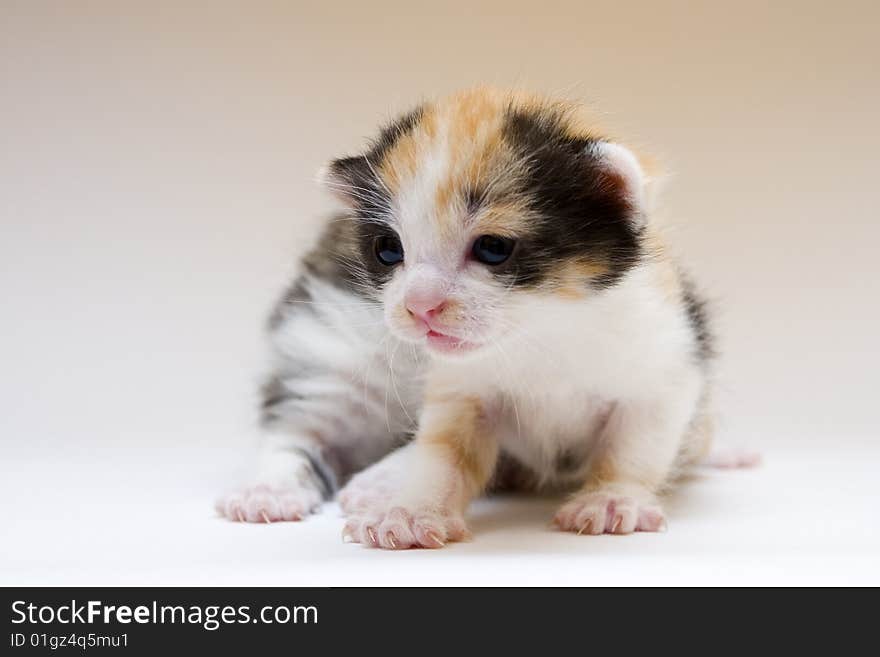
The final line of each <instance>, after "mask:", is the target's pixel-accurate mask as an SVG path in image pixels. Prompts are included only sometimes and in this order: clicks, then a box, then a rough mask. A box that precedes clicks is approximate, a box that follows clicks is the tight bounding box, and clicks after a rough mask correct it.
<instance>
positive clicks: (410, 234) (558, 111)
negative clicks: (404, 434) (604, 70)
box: [323, 89, 646, 355]
mask: <svg viewBox="0 0 880 657" xmlns="http://www.w3.org/2000/svg"><path fill="white" fill-rule="evenodd" d="M323 179H324V181H325V182H326V184H327V185H328V186H329V187H330V188H331V189H332V190H333V191H334V192H335V193H336V195H337V196H338V197H339V198H341V199H342V200H343V202H344V203H346V205H347V206H348V208H349V209H350V210H351V213H350V214H351V218H352V220H353V221H354V222H355V224H356V230H357V233H358V238H357V240H356V242H357V245H358V246H357V250H358V252H357V253H356V254H352V258H353V259H354V260H356V261H357V263H358V265H359V267H360V268H361V269H362V273H363V277H364V278H365V280H366V281H367V283H368V284H369V285H370V286H371V287H372V288H373V289H374V291H375V293H376V294H377V296H378V297H379V298H380V299H381V300H382V303H383V305H384V309H385V319H386V321H387V323H388V326H389V327H390V329H391V331H392V332H393V333H394V334H395V335H397V336H398V337H400V338H403V339H405V340H409V341H416V342H425V343H426V344H427V346H428V348H429V350H430V351H432V352H435V353H438V354H446V355H458V354H465V353H472V352H475V351H477V350H478V349H479V348H480V347H482V346H485V345H487V344H491V343H493V342H494V341H495V340H496V339H498V338H500V337H501V336H503V335H504V334H505V333H507V332H508V331H509V330H511V328H513V327H514V325H515V324H516V321H517V319H516V318H517V316H518V315H517V313H518V312H522V309H523V308H524V307H525V306H527V302H528V299H530V298H534V295H557V296H563V297H567V298H571V299H573V300H576V299H581V298H583V297H585V296H587V295H591V294H597V293H600V292H601V291H602V290H603V289H606V288H609V287H611V286H613V285H615V283H616V282H617V281H619V280H620V279H621V277H622V276H624V274H625V273H626V272H627V271H628V270H629V269H630V268H632V267H633V266H634V265H635V264H636V263H637V262H638V260H639V258H640V257H641V244H642V232H643V226H644V213H645V202H644V198H645V194H646V190H645V176H644V174H643V171H642V168H641V166H640V164H639V161H638V160H637V158H636V157H635V156H634V155H633V154H632V153H631V152H630V151H629V150H627V149H626V148H625V147H623V146H621V145H619V144H616V143H613V142H611V141H607V140H606V139H604V138H602V137H601V136H599V135H597V134H595V133H594V132H592V131H591V129H590V128H588V127H586V126H585V125H584V124H583V123H582V122H581V121H580V119H579V118H578V116H577V108H576V107H574V106H571V105H568V104H564V103H559V102H553V101H547V100H542V99H538V98H535V97H531V96H524V95H520V94H513V93H501V92H495V91H490V90H485V89H478V90H474V91H468V92H465V93H461V94H458V95H456V96H454V97H452V98H449V99H447V100H445V101H442V102H439V103H435V104H426V105H423V106H422V107H419V108H418V109H416V110H415V111H413V112H411V113H410V114H407V115H405V116H404V117H402V118H400V119H399V120H397V121H395V122H394V123H392V124H391V125H389V126H387V127H386V128H385V129H384V130H383V131H382V132H381V133H380V135H379V137H378V138H377V139H376V140H375V141H374V142H373V143H372V145H371V147H370V148H369V150H368V151H367V152H366V153H364V154H362V155H358V156H354V157H347V158H343V159H339V160H335V161H333V162H332V163H331V164H330V165H329V166H328V167H327V169H326V170H325V171H324V173H323Z"/></svg>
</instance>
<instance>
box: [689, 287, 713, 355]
mask: <svg viewBox="0 0 880 657" xmlns="http://www.w3.org/2000/svg"><path fill="white" fill-rule="evenodd" d="M681 284H682V302H683V303H684V309H685V313H686V315H687V318H688V323H689V324H690V327H691V330H692V331H693V332H694V339H695V341H696V347H697V348H696V356H697V358H698V359H699V360H700V362H704V363H705V362H707V361H709V360H711V359H712V358H713V357H714V356H715V355H716V352H715V346H714V336H713V335H712V329H711V327H710V325H709V311H708V308H707V303H706V300H705V299H703V298H702V297H700V295H699V294H698V293H697V290H696V287H695V286H694V283H693V281H691V279H690V278H689V277H688V276H686V275H684V274H682V275H681Z"/></svg>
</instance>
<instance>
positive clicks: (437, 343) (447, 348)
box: [425, 329, 477, 353]
mask: <svg viewBox="0 0 880 657" xmlns="http://www.w3.org/2000/svg"><path fill="white" fill-rule="evenodd" d="M425 337H426V339H427V341H428V346H429V347H431V349H434V350H435V351H439V352H443V353H453V352H462V351H468V350H470V349H474V348H476V347H477V345H476V344H474V343H473V342H468V341H467V340H463V339H461V338H457V337H455V336H454V335H446V334H445V333H440V332H439V331H435V330H433V329H431V330H429V331H428V332H427V333H426V334H425Z"/></svg>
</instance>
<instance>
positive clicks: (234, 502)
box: [216, 482, 322, 523]
mask: <svg viewBox="0 0 880 657" xmlns="http://www.w3.org/2000/svg"><path fill="white" fill-rule="evenodd" d="M321 499H322V495H321V493H320V492H319V491H318V490H317V489H316V488H315V487H314V486H309V485H303V484H300V483H297V482H294V483H286V484H283V485H269V484H257V485H256V486H251V487H248V488H243V489H241V490H238V491H234V492H232V493H229V494H227V495H224V496H223V497H221V498H220V499H219V500H217V504H216V509H217V512H218V513H219V514H220V515H221V516H224V517H225V518H228V519H229V520H235V521H237V522H259V523H273V522H279V521H281V520H291V521H292V520H302V519H303V517H304V516H306V515H308V514H309V513H312V512H313V511H314V510H315V509H316V508H317V507H318V506H319V505H320V503H321Z"/></svg>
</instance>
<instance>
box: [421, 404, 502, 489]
mask: <svg viewBox="0 0 880 657" xmlns="http://www.w3.org/2000/svg"><path fill="white" fill-rule="evenodd" d="M425 404H426V406H427V407H433V410H434V411H435V412H436V413H437V415H434V418H435V421H434V422H432V423H431V425H430V426H429V427H427V428H426V430H425V432H424V433H423V434H420V435H419V437H418V440H420V441H423V442H424V443H426V444H429V445H437V446H440V447H442V448H444V449H445V450H447V451H448V452H449V453H450V454H451V457H452V459H453V461H454V463H455V466H456V468H457V469H458V470H459V471H460V472H461V473H462V474H463V475H464V477H465V480H466V483H467V484H468V488H470V489H471V492H472V493H475V492H477V491H478V490H480V489H482V488H483V487H484V486H485V485H486V483H487V482H488V481H489V478H490V477H491V476H492V471H493V469H494V466H495V459H496V457H497V445H496V443H495V441H494V440H487V439H486V436H485V431H486V427H485V414H484V410H483V404H482V402H481V401H480V400H479V399H478V398H476V397H456V396H453V395H438V394H436V393H433V394H432V393H431V392H430V391H429V392H428V393H427V395H426V397H425ZM438 415H439V418H438Z"/></svg>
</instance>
